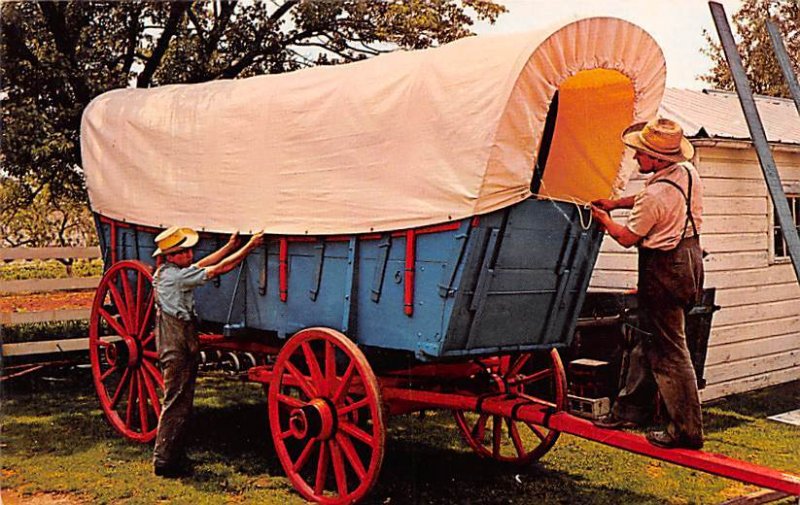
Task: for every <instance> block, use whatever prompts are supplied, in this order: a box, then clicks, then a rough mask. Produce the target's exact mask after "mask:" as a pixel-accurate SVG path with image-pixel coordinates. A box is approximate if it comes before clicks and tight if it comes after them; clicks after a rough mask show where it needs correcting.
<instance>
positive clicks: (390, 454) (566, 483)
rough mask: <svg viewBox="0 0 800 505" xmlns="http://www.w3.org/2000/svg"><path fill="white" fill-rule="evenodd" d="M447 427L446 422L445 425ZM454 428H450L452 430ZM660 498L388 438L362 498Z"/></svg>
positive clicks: (596, 501)
mask: <svg viewBox="0 0 800 505" xmlns="http://www.w3.org/2000/svg"><path fill="white" fill-rule="evenodd" d="M451 429H452V428H451ZM453 434H455V433H453ZM389 500H391V502H392V503H426V504H427V503H430V504H439V503H442V504H444V503H473V504H478V503H485V504H489V503H491V504H494V503H520V502H521V503H548V504H549V503H569V504H580V503H587V504H589V503H591V504H599V503H609V504H617V503H661V500H660V499H659V498H657V497H655V496H651V495H646V494H641V493H636V492H631V491H627V490H623V489H608V488H602V487H599V486H596V485H591V483H589V482H586V481H585V480H584V479H582V478H581V477H580V476H578V475H574V474H570V473H567V472H563V471H555V470H549V469H547V467H546V464H538V463H534V464H532V465H527V466H524V467H517V466H513V465H508V464H502V463H499V462H496V461H493V460H489V459H483V458H480V457H478V456H477V455H476V454H474V453H472V452H469V451H466V452H465V451H459V450H454V449H446V448H440V447H434V446H431V445H427V444H420V443H418V442H417V441H412V440H397V439H391V438H390V439H388V440H387V447H386V454H385V458H384V462H383V467H382V469H381V476H380V479H379V480H378V484H377V485H376V487H375V489H374V490H373V492H372V493H371V494H370V496H369V498H368V499H367V502H368V503H386V502H387V501H389Z"/></svg>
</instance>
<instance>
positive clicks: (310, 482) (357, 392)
mask: <svg viewBox="0 0 800 505" xmlns="http://www.w3.org/2000/svg"><path fill="white" fill-rule="evenodd" d="M272 377H273V378H272V382H271V383H270V387H269V398H268V405H269V423H270V428H271V431H272V439H273V441H274V443H275V450H276V452H277V454H278V458H279V459H280V461H281V464H282V465H283V469H284V470H285V471H286V475H287V476H288V477H289V479H290V480H291V481H292V484H294V487H295V488H296V489H297V490H298V491H299V492H300V494H302V495H303V496H304V497H305V498H306V499H308V500H313V501H316V502H320V503H329V504H334V503H336V504H338V503H353V502H355V501H358V500H360V499H361V498H362V497H364V496H365V495H366V494H367V492H369V490H370V488H372V485H373V484H374V483H375V481H376V480H377V478H378V472H379V471H380V468H381V463H382V462H383V451H384V440H385V437H386V430H385V426H384V420H383V409H382V403H381V394H380V389H379V387H378V381H377V379H376V378H375V374H374V373H373V371H372V368H371V367H370V365H369V363H368V362H367V359H366V358H365V357H364V354H363V353H362V352H361V351H360V350H359V349H358V347H357V346H356V345H355V344H354V343H353V342H351V341H350V340H349V339H348V338H347V337H345V336H344V335H342V334H341V333H339V332H337V331H334V330H331V329H327V328H309V329H306V330H303V331H300V332H299V333H297V334H296V335H294V336H293V337H292V338H291V339H290V340H289V341H288V342H287V343H286V345H284V346H283V348H282V349H281V352H280V353H278V358H277V360H276V362H275V367H274V369H273V374H272Z"/></svg>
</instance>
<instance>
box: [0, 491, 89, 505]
mask: <svg viewBox="0 0 800 505" xmlns="http://www.w3.org/2000/svg"><path fill="white" fill-rule="evenodd" d="M0 496H2V501H0V503H2V504H3V505H23V504H24V505H83V504H84V503H87V502H86V501H85V500H82V499H80V498H78V497H77V496H73V495H70V494H66V493H34V494H31V495H23V494H20V493H18V492H17V491H15V490H13V489H3V490H2V491H0Z"/></svg>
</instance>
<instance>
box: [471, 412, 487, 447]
mask: <svg viewBox="0 0 800 505" xmlns="http://www.w3.org/2000/svg"><path fill="white" fill-rule="evenodd" d="M488 422H489V415H488V414H481V415H480V416H478V421H477V422H476V423H475V426H473V427H472V438H474V439H475V440H478V441H482V440H483V437H484V433H485V432H486V424H487V423H488Z"/></svg>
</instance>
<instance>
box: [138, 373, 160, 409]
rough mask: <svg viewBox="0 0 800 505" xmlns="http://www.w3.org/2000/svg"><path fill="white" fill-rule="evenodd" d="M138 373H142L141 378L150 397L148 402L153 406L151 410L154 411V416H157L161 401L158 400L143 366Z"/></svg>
mask: <svg viewBox="0 0 800 505" xmlns="http://www.w3.org/2000/svg"><path fill="white" fill-rule="evenodd" d="M140 373H141V374H142V379H143V380H144V385H145V388H146V389H147V395H148V397H149V398H150V404H151V405H152V407H153V412H155V414H156V418H159V417H161V402H160V401H159V398H158V393H157V392H156V388H155V386H154V385H153V382H152V380H151V379H149V378H148V377H147V375H148V372H147V371H146V370H145V369H144V368H143V369H142V370H141V371H140Z"/></svg>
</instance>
